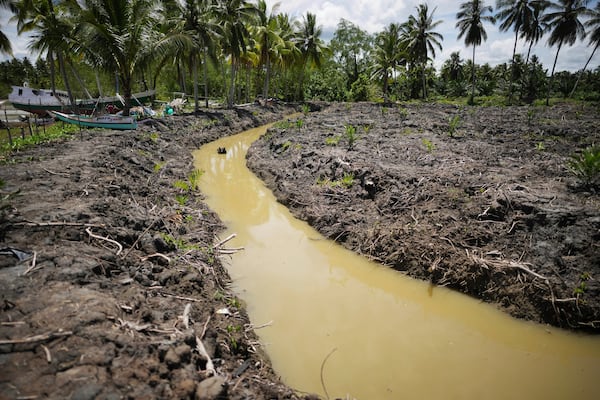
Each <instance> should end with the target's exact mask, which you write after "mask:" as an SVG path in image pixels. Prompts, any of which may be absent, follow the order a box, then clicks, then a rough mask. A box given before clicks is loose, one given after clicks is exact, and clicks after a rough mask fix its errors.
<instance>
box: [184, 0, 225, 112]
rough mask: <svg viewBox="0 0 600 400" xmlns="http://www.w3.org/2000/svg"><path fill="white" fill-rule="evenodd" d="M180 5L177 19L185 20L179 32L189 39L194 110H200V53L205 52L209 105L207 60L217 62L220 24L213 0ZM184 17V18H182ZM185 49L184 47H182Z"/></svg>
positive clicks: (205, 91) (206, 104) (205, 76)
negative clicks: (214, 15) (217, 21)
mask: <svg viewBox="0 0 600 400" xmlns="http://www.w3.org/2000/svg"><path fill="white" fill-rule="evenodd" d="M177 5H179V12H178V13H176V14H175V15H174V17H175V20H176V21H179V23H181V22H183V26H181V27H179V32H180V33H181V34H182V35H183V37H185V36H187V39H189V43H188V44H189V46H186V47H189V50H190V51H189V53H190V54H189V58H190V61H191V64H192V74H193V80H194V112H196V113H197V112H198V110H199V106H198V55H199V53H202V54H203V65H204V99H205V107H208V72H207V62H208V59H209V58H210V59H211V60H212V61H213V63H215V64H216V62H217V60H216V53H215V51H214V43H215V40H216V38H217V37H218V35H219V33H218V31H219V29H218V25H217V24H216V23H215V22H214V19H213V17H212V15H213V4H212V1H211V0H185V3H184V4H179V3H178V4H177ZM182 17H183V18H182ZM180 50H183V49H180Z"/></svg>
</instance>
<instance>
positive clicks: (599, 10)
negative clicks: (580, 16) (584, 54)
mask: <svg viewBox="0 0 600 400" xmlns="http://www.w3.org/2000/svg"><path fill="white" fill-rule="evenodd" d="M589 15H590V19H589V20H587V22H586V23H585V26H586V27H587V28H589V29H590V30H591V31H590V33H589V35H590V39H589V44H590V46H594V49H593V50H592V54H590V57H589V58H588V59H587V61H586V62H585V65H584V66H583V69H582V70H581V73H580V74H579V76H578V77H577V81H576V82H575V85H574V86H573V90H572V91H571V94H570V96H573V93H575V89H577V85H578V84H579V80H580V79H581V77H582V76H583V73H584V72H585V70H586V69H587V66H588V65H589V63H590V61H592V58H593V57H594V54H596V50H598V47H599V46H600V3H596V8H594V9H592V10H590V12H589Z"/></svg>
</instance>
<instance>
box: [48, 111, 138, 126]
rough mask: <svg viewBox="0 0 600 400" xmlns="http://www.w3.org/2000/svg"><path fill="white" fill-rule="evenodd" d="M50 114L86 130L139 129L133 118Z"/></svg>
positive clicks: (110, 115) (54, 112) (51, 112)
mask: <svg viewBox="0 0 600 400" xmlns="http://www.w3.org/2000/svg"><path fill="white" fill-rule="evenodd" d="M48 113H49V114H50V115H52V116H53V117H55V118H57V119H59V120H61V121H63V122H66V123H69V124H74V125H79V126H81V127H84V128H102V129H117V130H133V129H136V128H137V120H136V119H135V118H133V117H121V116H117V115H112V114H108V115H101V116H98V117H93V116H88V115H79V114H65V113H61V112H58V111H49V112H48Z"/></svg>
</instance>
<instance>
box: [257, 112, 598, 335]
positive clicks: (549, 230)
mask: <svg viewBox="0 0 600 400" xmlns="http://www.w3.org/2000/svg"><path fill="white" fill-rule="evenodd" d="M313 109H322V110H321V111H320V112H311V113H305V114H304V115H302V116H300V117H298V118H295V119H293V120H289V121H287V122H282V123H278V124H276V125H275V127H273V128H272V129H270V130H269V132H268V133H267V134H266V135H265V136H263V137H262V138H261V139H259V140H258V141H256V142H255V143H254V144H253V145H252V147H251V148H250V151H249V153H248V164H249V166H250V168H251V169H252V170H253V171H254V172H255V173H256V174H257V175H258V176H259V177H260V178H261V179H262V180H263V181H265V183H266V184H267V186H268V187H269V188H270V189H272V190H273V192H274V193H275V195H276V197H277V198H278V201H280V202H281V203H282V204H284V205H285V206H287V207H288V208H289V209H290V210H291V211H292V212H293V213H294V215H295V216H297V217H298V218H300V219H303V220H305V221H307V222H308V223H309V224H310V225H312V226H313V227H315V228H316V229H317V230H319V231H320V232H321V233H322V234H323V235H324V236H326V237H327V238H330V239H332V240H335V241H336V242H339V243H341V244H342V245H344V246H345V247H347V248H349V249H351V250H354V251H355V252H357V253H360V254H363V255H365V256H367V257H369V258H371V259H373V260H375V261H379V262H381V263H383V264H385V265H389V266H390V267H392V268H395V269H397V270H399V271H402V272H404V273H406V274H408V275H410V276H412V277H415V278H419V279H423V280H429V281H430V282H431V283H432V288H433V287H434V286H435V285H440V286H448V287H451V288H453V289H456V290H458V291H461V292H463V293H466V294H468V295H471V296H473V297H476V298H478V299H481V300H484V301H486V302H490V303H493V304H497V305H498V306H499V307H500V308H502V309H503V310H505V311H506V312H508V313H510V314H511V315H513V316H515V317H518V318H523V319H526V320H532V321H536V322H540V323H548V324H552V325H555V326H558V327H563V328H567V329H572V330H585V331H589V332H593V333H600V197H599V195H598V193H597V192H594V190H592V189H589V188H588V189H586V188H585V187H583V186H582V185H581V184H580V182H578V181H577V179H576V177H575V175H573V174H572V173H571V172H570V171H569V169H568V168H567V164H568V160H569V157H570V156H571V155H573V154H577V153H578V152H580V151H581V150H582V149H584V148H586V147H587V146H590V145H592V144H594V143H599V142H600V132H599V131H598V126H600V115H599V114H598V111H597V109H596V108H592V107H589V106H581V105H580V106H574V105H558V106H554V107H549V108H544V107H458V106H454V105H444V104H402V105H400V104H392V105H389V104H388V105H380V104H368V103H358V104H340V103H335V104H313Z"/></svg>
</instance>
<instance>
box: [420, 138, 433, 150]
mask: <svg viewBox="0 0 600 400" xmlns="http://www.w3.org/2000/svg"><path fill="white" fill-rule="evenodd" d="M421 142H422V143H423V145H424V146H425V149H426V150H427V152H428V153H431V152H433V150H435V144H433V142H432V141H431V140H429V139H425V138H423V139H421Z"/></svg>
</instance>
